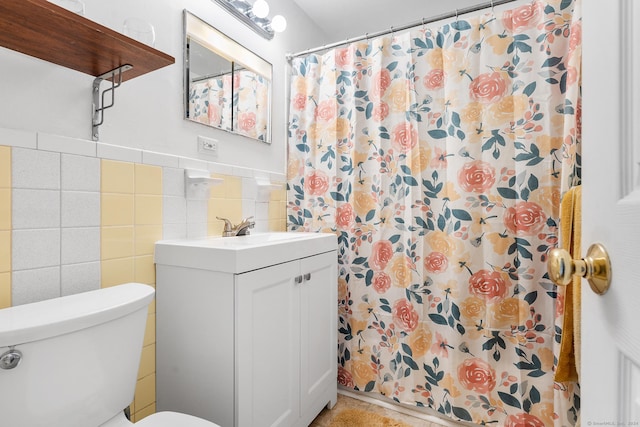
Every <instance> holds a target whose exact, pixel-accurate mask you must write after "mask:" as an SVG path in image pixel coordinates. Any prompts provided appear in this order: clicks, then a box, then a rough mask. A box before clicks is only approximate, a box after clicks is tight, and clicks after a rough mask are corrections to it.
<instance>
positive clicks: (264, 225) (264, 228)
mask: <svg viewBox="0 0 640 427" xmlns="http://www.w3.org/2000/svg"><path fill="white" fill-rule="evenodd" d="M253 231H254V232H256V233H266V232H268V231H269V221H267V220H265V219H257V220H256V225H255V226H254V227H253Z"/></svg>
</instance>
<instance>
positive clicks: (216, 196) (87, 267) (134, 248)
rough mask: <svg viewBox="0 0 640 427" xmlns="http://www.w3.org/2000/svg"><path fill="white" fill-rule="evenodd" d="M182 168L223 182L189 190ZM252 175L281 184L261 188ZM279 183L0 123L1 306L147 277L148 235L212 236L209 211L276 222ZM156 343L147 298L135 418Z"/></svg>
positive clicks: (150, 395)
mask: <svg viewBox="0 0 640 427" xmlns="http://www.w3.org/2000/svg"><path fill="white" fill-rule="evenodd" d="M185 168H198V169H205V170H208V171H210V173H211V175H212V176H214V177H218V178H221V179H222V180H223V182H222V184H221V185H219V186H215V187H212V188H211V191H210V195H209V197H208V198H206V199H204V200H187V198H186V197H185V181H184V169H185ZM256 175H258V176H260V177H261V178H265V177H266V178H267V179H268V180H270V181H271V182H277V183H279V184H278V185H277V186H276V187H275V188H276V189H271V188H270V189H269V190H268V191H264V190H259V188H258V186H257V184H256V180H255V176H256ZM283 189H284V175H281V174H269V173H266V172H264V171H252V170H249V169H244V168H235V167H232V166H228V165H220V164H215V163H209V162H203V161H200V160H195V159H188V158H182V157H176V156H170V155H164V154H161V153H152V152H147V151H142V150H133V149H128V148H125V147H117V146H111V145H107V144H100V143H95V142H92V141H85V140H78V139H71V138H65V137H58V136H55V135H45V134H37V133H35V132H34V133H31V132H23V131H16V130H11V129H1V128H0V309H1V308H4V307H8V306H11V305H19V304H26V303H30V302H35V301H40V300H44V299H49V298H55V297H59V296H62V295H69V294H74V293H78V292H84V291H89V290H94V289H99V288H100V287H107V286H117V285H119V284H122V283H127V282H132V281H136V282H141V283H146V284H149V285H152V286H155V265H154V263H153V251H154V243H155V242H156V241H158V240H161V239H179V238H204V237H207V236H219V235H220V234H221V233H222V225H223V223H222V222H221V221H219V220H217V219H216V216H221V217H226V218H229V219H230V220H231V221H232V222H234V223H237V222H239V221H240V219H241V218H243V217H247V216H253V217H254V218H255V221H256V227H255V231H258V232H264V231H270V230H271V231H284V230H285V229H286V226H285V218H286V215H285V197H284V190H283ZM155 349H156V345H155V302H153V303H152V304H151V305H150V307H149V315H148V319H147V329H146V333H145V338H144V345H143V350H142V356H141V363H140V369H139V372H138V382H137V386H136V393H135V398H134V401H133V402H132V404H131V413H132V418H133V420H134V421H137V420H140V419H142V418H144V417H145V416H147V415H149V414H152V413H153V412H155V409H156V406H155Z"/></svg>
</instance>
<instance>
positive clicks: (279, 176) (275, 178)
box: [269, 172, 287, 184]
mask: <svg viewBox="0 0 640 427" xmlns="http://www.w3.org/2000/svg"><path fill="white" fill-rule="evenodd" d="M269 176H270V177H271V182H272V183H274V184H280V183H285V182H287V175H285V174H283V173H276V172H271V173H270V174H269Z"/></svg>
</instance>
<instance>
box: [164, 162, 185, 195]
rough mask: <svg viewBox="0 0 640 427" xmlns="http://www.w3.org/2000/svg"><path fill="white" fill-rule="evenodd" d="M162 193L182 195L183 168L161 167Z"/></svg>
mask: <svg viewBox="0 0 640 427" xmlns="http://www.w3.org/2000/svg"><path fill="white" fill-rule="evenodd" d="M162 193H163V194H164V195H165V196H180V197H184V169H175V168H162Z"/></svg>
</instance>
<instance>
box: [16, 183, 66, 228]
mask: <svg viewBox="0 0 640 427" xmlns="http://www.w3.org/2000/svg"><path fill="white" fill-rule="evenodd" d="M12 197H13V201H12V206H11V210H12V221H13V228H14V229H27V228H52V227H60V191H58V190H26V189H14V190H13V194H12Z"/></svg>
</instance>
